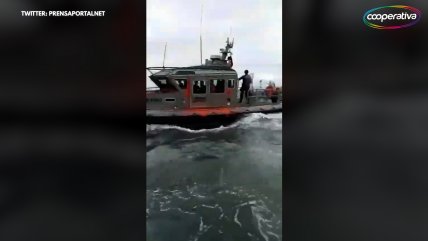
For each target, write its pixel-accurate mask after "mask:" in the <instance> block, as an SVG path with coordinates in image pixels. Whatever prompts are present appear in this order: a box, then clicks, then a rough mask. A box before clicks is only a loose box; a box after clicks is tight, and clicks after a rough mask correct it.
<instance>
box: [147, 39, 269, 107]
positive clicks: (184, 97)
mask: <svg viewBox="0 0 428 241" xmlns="http://www.w3.org/2000/svg"><path fill="white" fill-rule="evenodd" d="M232 47H233V42H232V43H230V42H229V39H227V41H226V48H225V49H220V53H221V55H211V57H210V59H207V60H205V65H199V66H191V67H149V68H147V70H148V71H149V72H150V73H151V75H150V76H149V78H150V80H151V81H153V83H155V84H156V86H157V88H156V89H155V90H153V89H148V90H147V91H146V100H147V103H146V106H147V109H148V110H168V109H169V110H171V109H191V108H211V107H213V108H214V107H233V106H240V104H239V103H238V102H239V93H240V91H239V86H238V84H239V82H238V75H237V73H236V71H235V70H234V69H232V66H233V62H232V59H231V57H229V58H227V56H228V54H231V52H230V49H231V48H232ZM155 71H157V72H155ZM256 92H257V91H256ZM252 97H253V98H254V97H255V96H252ZM267 99H268V98H264V97H263V98H257V101H252V102H253V104H263V103H264V104H266V102H267ZM250 100H251V98H250ZM259 102H260V103H259Z"/></svg>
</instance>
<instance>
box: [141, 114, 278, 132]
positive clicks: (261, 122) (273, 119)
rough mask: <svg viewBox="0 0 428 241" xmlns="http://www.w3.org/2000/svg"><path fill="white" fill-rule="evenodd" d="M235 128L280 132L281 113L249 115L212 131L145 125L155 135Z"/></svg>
mask: <svg viewBox="0 0 428 241" xmlns="http://www.w3.org/2000/svg"><path fill="white" fill-rule="evenodd" d="M236 128H243V129H247V128H262V129H269V130H275V131H276V130H282V113H275V114H263V113H251V114H248V115H246V116H245V117H243V118H242V119H240V120H238V121H237V122H235V123H233V124H231V125H228V126H220V127H218V128H213V129H200V130H192V129H189V128H185V127H180V126H174V125H156V124H153V125H146V131H147V133H149V134H150V133H157V132H159V131H165V130H178V131H182V132H188V133H218V132H223V131H227V130H230V129H236Z"/></svg>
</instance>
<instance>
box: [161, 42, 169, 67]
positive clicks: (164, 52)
mask: <svg viewBox="0 0 428 241" xmlns="http://www.w3.org/2000/svg"><path fill="white" fill-rule="evenodd" d="M167 44H168V42H166V43H165V49H164V51H163V63H162V68H165V55H166V45H167Z"/></svg>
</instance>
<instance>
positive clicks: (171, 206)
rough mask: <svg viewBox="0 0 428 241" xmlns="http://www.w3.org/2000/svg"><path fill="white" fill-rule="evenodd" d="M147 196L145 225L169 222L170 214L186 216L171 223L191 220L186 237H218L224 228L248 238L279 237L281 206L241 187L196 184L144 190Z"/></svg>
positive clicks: (195, 238)
mask: <svg viewBox="0 0 428 241" xmlns="http://www.w3.org/2000/svg"><path fill="white" fill-rule="evenodd" d="M147 197H148V203H147V204H148V207H149V208H148V209H147V211H146V217H147V222H148V225H155V224H156V225H159V224H162V220H168V223H170V220H171V218H172V217H175V218H176V219H177V220H187V223H186V224H183V223H181V222H179V221H177V222H176V223H174V224H173V226H175V227H176V228H179V227H180V226H181V225H189V224H190V226H189V227H188V229H187V230H189V232H188V233H187V234H186V235H188V237H189V240H198V239H199V238H201V237H204V238H207V237H210V239H212V240H221V235H222V234H223V233H224V232H231V231H232V232H233V233H234V235H236V236H246V237H247V238H248V239H249V240H265V241H270V240H271V241H272V240H281V238H282V223H281V222H282V217H281V212H282V210H281V208H279V210H276V211H272V208H273V207H274V205H272V204H270V205H269V204H268V203H269V199H267V198H266V197H264V196H263V195H260V194H259V193H256V192H254V191H249V190H245V188H243V187H233V188H215V189H213V188H207V187H205V186H203V185H198V184H195V185H193V186H191V187H189V186H187V187H186V188H182V189H178V190H162V189H159V188H158V189H156V190H147ZM269 206H270V207H269ZM164 222H165V221H164ZM149 236H150V234H149Z"/></svg>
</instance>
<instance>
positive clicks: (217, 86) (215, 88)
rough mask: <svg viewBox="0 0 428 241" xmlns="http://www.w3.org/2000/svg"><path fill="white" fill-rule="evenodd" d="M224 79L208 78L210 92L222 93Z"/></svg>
mask: <svg viewBox="0 0 428 241" xmlns="http://www.w3.org/2000/svg"><path fill="white" fill-rule="evenodd" d="M224 82H225V81H224V79H222V80H219V79H212V80H210V93H224Z"/></svg>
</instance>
